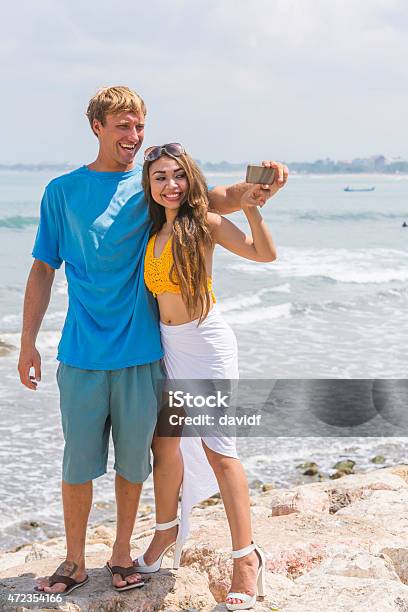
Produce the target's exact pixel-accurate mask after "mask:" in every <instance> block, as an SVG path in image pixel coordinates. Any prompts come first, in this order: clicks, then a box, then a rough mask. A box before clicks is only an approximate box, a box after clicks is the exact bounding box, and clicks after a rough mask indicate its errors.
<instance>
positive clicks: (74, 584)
mask: <svg viewBox="0 0 408 612" xmlns="http://www.w3.org/2000/svg"><path fill="white" fill-rule="evenodd" d="M58 582H62V584H66V585H67V588H66V589H65V591H62V592H61V593H53V595H69V594H70V593H72V591H75V589H79V587H81V586H84V584H86V583H87V582H89V576H87V577H86V578H85V580H81V581H80V582H78V581H77V580H74V579H73V578H71V577H70V576H61V574H53V575H52V576H50V577H49V578H48V586H50V587H52V586H54V584H57V583H58ZM34 591H37V593H45V594H46V595H51V593H47V591H44V589H39V588H38V587H34Z"/></svg>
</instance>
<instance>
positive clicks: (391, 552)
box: [381, 548, 408, 585]
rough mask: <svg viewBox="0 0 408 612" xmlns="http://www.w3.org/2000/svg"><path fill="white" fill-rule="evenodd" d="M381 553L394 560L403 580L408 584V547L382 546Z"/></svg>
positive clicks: (394, 565)
mask: <svg viewBox="0 0 408 612" xmlns="http://www.w3.org/2000/svg"><path fill="white" fill-rule="evenodd" d="M381 554H383V555H384V557H386V558H388V559H389V560H390V561H391V562H392V564H393V567H394V569H395V571H396V573H397V574H398V576H399V578H400V580H401V582H403V583H404V584H407V585H408V548H382V549H381Z"/></svg>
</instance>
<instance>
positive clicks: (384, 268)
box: [230, 247, 408, 284]
mask: <svg viewBox="0 0 408 612" xmlns="http://www.w3.org/2000/svg"><path fill="white" fill-rule="evenodd" d="M230 268H231V269H234V270H239V271H240V272H244V273H247V274H251V275H253V274H258V275H259V274H262V275H265V277H267V275H268V274H270V275H273V274H277V275H279V276H284V277H289V278H309V277H320V278H321V279H328V280H331V281H336V282H341V283H355V284H384V283H390V282H406V281H408V252H407V251H402V250H399V249H383V248H371V249H335V248H333V249H303V248H294V247H282V248H281V249H280V255H279V259H278V260H277V261H276V262H273V263H265V264H260V263H252V262H249V261H248V262H238V263H233V264H231V265H230ZM268 282H270V280H268Z"/></svg>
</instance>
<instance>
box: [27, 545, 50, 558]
mask: <svg viewBox="0 0 408 612" xmlns="http://www.w3.org/2000/svg"><path fill="white" fill-rule="evenodd" d="M30 548H31V550H30V551H29V552H28V553H27V554H26V556H25V562H26V563H28V562H29V561H37V560H38V559H46V558H47V557H52V552H51V551H50V548H49V547H47V546H41V544H36V543H34V544H32V545H31V547H30Z"/></svg>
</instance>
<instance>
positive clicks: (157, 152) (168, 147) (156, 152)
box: [144, 142, 186, 162]
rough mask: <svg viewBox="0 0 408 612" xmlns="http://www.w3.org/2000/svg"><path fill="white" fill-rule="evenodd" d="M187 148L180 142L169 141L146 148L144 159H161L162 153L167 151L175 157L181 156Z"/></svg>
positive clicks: (149, 160) (148, 160)
mask: <svg viewBox="0 0 408 612" xmlns="http://www.w3.org/2000/svg"><path fill="white" fill-rule="evenodd" d="M185 152H186V151H185V149H184V147H183V145H181V144H180V143H179V142H169V143H168V144H164V145H161V146H160V147H157V146H154V147H149V148H148V149H146V151H145V154H144V160H145V161H147V162H152V161H155V160H156V159H159V157H161V156H162V155H165V154H166V153H167V154H168V155H173V156H174V157H180V155H183V154H184V153H185Z"/></svg>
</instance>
